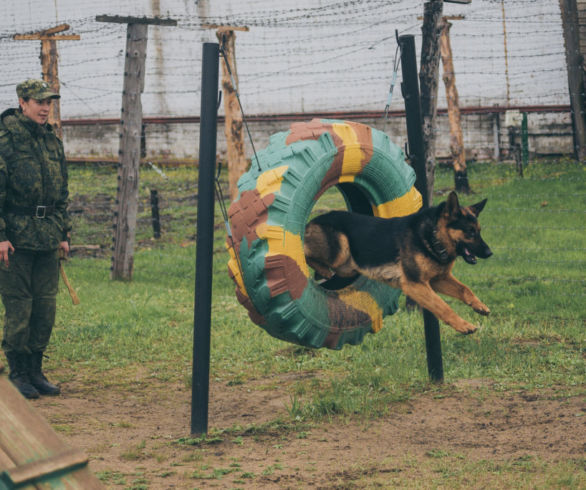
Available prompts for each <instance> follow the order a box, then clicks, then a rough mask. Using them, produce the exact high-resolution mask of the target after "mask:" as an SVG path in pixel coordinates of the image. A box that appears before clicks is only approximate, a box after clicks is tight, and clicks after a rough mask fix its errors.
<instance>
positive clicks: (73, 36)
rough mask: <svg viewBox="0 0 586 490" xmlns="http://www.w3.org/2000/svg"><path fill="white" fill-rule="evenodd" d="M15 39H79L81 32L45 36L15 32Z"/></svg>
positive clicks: (13, 37)
mask: <svg viewBox="0 0 586 490" xmlns="http://www.w3.org/2000/svg"><path fill="white" fill-rule="evenodd" d="M12 39H14V40H15V41H79V40H80V39H81V36H80V35H79V34H60V35H59V36H51V35H48V36H45V35H41V34H15V35H14V36H12Z"/></svg>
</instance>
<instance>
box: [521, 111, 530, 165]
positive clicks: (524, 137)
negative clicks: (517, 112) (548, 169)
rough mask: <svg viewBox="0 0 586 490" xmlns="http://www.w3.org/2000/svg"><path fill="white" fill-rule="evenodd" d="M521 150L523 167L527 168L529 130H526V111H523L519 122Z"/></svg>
mask: <svg viewBox="0 0 586 490" xmlns="http://www.w3.org/2000/svg"><path fill="white" fill-rule="evenodd" d="M521 151H522V158H523V168H527V165H528V164H529V131H528V130H527V113H526V112H524V113H523V121H522V122H521Z"/></svg>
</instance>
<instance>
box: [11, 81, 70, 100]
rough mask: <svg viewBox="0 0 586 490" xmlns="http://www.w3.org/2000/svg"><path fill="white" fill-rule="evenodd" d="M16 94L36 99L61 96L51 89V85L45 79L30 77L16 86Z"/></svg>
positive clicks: (24, 97)
mask: <svg viewBox="0 0 586 490" xmlns="http://www.w3.org/2000/svg"><path fill="white" fill-rule="evenodd" d="M16 95H18V96H19V97H21V98H23V99H26V98H27V97H28V98H30V99H35V100H43V99H58V98H59V97H61V96H60V95H59V94H58V93H57V92H53V91H52V90H51V86H50V85H49V84H48V83H47V82H44V81H43V80H35V79H34V78H30V79H29V80H25V81H24V82H22V83H19V84H18V85H17V86H16Z"/></svg>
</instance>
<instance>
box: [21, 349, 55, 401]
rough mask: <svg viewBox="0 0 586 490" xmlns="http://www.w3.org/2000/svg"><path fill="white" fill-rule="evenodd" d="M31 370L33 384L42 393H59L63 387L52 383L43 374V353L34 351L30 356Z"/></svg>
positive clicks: (30, 375)
mask: <svg viewBox="0 0 586 490" xmlns="http://www.w3.org/2000/svg"><path fill="white" fill-rule="evenodd" d="M29 361H30V371H29V377H30V380H31V383H32V385H33V386H34V387H35V388H36V389H37V391H38V392H39V393H40V394H41V395H58V394H59V393H61V389H60V388H59V387H58V386H56V385H54V384H53V383H51V382H50V381H49V380H48V379H47V377H46V376H45V375H44V374H43V353H42V352H33V353H32V354H30V356H29Z"/></svg>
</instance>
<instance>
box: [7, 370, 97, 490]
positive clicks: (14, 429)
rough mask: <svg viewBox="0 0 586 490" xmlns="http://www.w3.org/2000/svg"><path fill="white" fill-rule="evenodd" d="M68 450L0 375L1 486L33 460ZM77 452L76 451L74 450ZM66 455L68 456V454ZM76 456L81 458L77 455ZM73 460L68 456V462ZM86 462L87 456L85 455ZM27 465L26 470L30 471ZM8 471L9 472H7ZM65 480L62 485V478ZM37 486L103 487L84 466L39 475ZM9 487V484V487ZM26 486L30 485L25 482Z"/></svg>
mask: <svg viewBox="0 0 586 490" xmlns="http://www.w3.org/2000/svg"><path fill="white" fill-rule="evenodd" d="M68 451H70V448H69V446H67V444H65V443H64V442H63V441H62V440H61V439H60V438H59V436H58V435H57V433H55V432H54V431H53V429H52V428H51V426H50V425H49V423H48V422H47V421H46V420H45V419H44V418H42V417H41V416H40V415H38V414H37V413H36V412H35V411H34V409H33V408H32V406H31V405H30V403H29V402H28V401H27V400H25V399H24V398H23V397H22V395H21V394H20V393H19V392H18V390H17V389H16V388H15V387H14V386H13V385H12V383H11V382H10V381H9V380H8V377H7V376H5V375H0V470H1V471H0V487H2V482H4V481H6V479H7V478H8V474H10V475H14V474H16V475H19V474H20V475H24V474H25V472H26V471H25V472H22V473H21V470H20V467H23V466H27V467H28V465H29V464H32V463H33V462H37V461H43V460H49V462H50V463H51V464H52V465H54V464H56V463H55V461H52V459H53V458H54V457H55V456H56V455H61V456H63V454H64V453H66V452H68ZM76 453H77V454H78V455H79V451H76ZM68 457H69V456H68ZM76 458H77V459H76V460H79V458H81V457H80V456H76ZM72 460H73V458H72V459H69V461H70V462H71V461H72ZM85 461H86V462H87V458H86V459H85ZM39 468H40V467H39ZM30 469H31V467H28V470H27V471H30ZM6 472H8V474H7V473H6ZM64 481H66V482H67V484H66V485H65V484H64V483H63V482H64ZM35 485H36V487H42V488H45V487H46V486H47V485H48V486H49V487H50V488H69V489H76V490H93V489H100V488H103V486H102V484H101V483H100V481H99V480H98V479H97V478H96V477H95V476H94V475H93V474H92V473H91V472H90V470H89V468H88V467H87V466H84V467H80V468H79V469H74V470H73V471H71V472H70V473H59V474H58V476H55V475H53V476H52V477H51V476H48V477H46V478H44V479H43V477H41V478H40V479H39V481H38V483H37V482H36V481H35ZM9 488H10V487H9ZM26 488H33V487H31V486H30V485H27V486H26Z"/></svg>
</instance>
